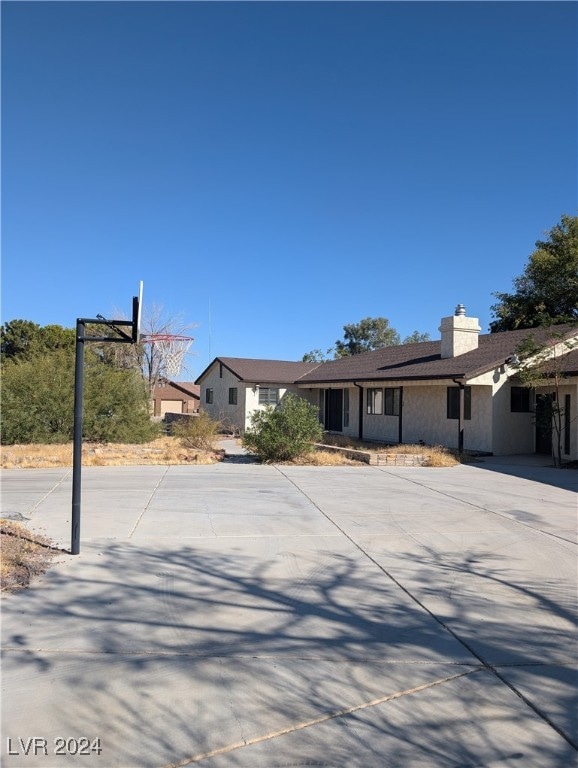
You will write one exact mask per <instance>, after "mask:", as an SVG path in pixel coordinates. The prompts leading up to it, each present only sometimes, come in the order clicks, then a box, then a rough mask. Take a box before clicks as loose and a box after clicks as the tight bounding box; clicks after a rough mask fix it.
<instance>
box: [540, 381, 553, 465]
mask: <svg viewBox="0 0 578 768" xmlns="http://www.w3.org/2000/svg"><path fill="white" fill-rule="evenodd" d="M553 397H554V396H553V395H551V394H547V395H536V453H543V454H546V455H547V456H551V455H552V401H553Z"/></svg>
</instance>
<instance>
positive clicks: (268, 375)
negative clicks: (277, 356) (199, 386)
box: [197, 357, 319, 384]
mask: <svg viewBox="0 0 578 768" xmlns="http://www.w3.org/2000/svg"><path fill="white" fill-rule="evenodd" d="M215 362H219V363H222V364H223V365H224V366H225V367H226V368H228V369H229V370H230V371H231V373H233V374H234V375H235V376H237V378H238V379H239V380H240V381H248V382H254V383H255V384H289V383H292V382H295V381H297V380H298V379H300V378H301V377H302V376H303V375H304V374H306V373H309V372H310V371H312V370H313V369H314V368H315V367H316V366H318V365H319V363H297V362H293V361H291V360H253V359H251V358H247V357H217V358H215V360H213V362H212V363H211V366H212V365H213V364H214V363H215ZM211 366H209V368H210V367H211ZM209 368H206V369H205V370H204V371H203V373H201V375H200V376H199V377H198V379H197V382H199V381H200V380H201V379H202V377H203V376H204V375H205V373H206V372H207V371H208V370H209Z"/></svg>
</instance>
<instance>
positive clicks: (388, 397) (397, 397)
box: [383, 387, 401, 416]
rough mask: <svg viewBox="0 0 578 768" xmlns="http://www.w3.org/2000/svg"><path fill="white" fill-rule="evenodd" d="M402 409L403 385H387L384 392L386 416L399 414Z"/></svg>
mask: <svg viewBox="0 0 578 768" xmlns="http://www.w3.org/2000/svg"><path fill="white" fill-rule="evenodd" d="M400 411H401V387H386V388H385V391H384V394H383V412H384V414H385V415H386V416H399V414H400Z"/></svg>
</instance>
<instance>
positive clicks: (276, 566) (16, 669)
mask: <svg viewBox="0 0 578 768" xmlns="http://www.w3.org/2000/svg"><path fill="white" fill-rule="evenodd" d="M577 476H578V473H576V472H575V471H571V470H570V471H560V470H554V469H549V468H547V467H541V466H528V465H527V464H525V463H524V462H523V461H521V462H516V461H515V460H514V459H512V460H510V461H507V460H504V459H502V460H500V461H498V460H495V461H493V462H492V461H487V462H484V463H480V464H475V465H469V466H459V467H453V468H448V469H423V468H409V467H408V468H405V467H404V468H385V467H381V468H378V467H369V466H365V465H364V466H360V467H323V468H314V467H287V466H279V467H274V466H260V465H256V464H242V463H234V462H224V463H222V464H218V465H214V466H209V467H202V466H199V467H182V466H173V467H162V466H161V467H114V468H104V467H102V468H100V467H94V468H85V469H84V470H83V496H82V529H81V554H80V555H79V556H76V557H73V556H70V555H67V554H63V555H61V556H60V558H59V562H58V564H57V565H55V566H54V567H53V568H52V569H51V570H50V571H48V573H47V574H45V576H44V577H43V578H42V579H41V580H40V581H39V582H37V583H36V584H35V585H33V586H32V588H30V589H29V590H27V591H26V592H23V593H21V594H17V595H13V596H9V597H8V598H6V599H4V600H3V608H2V635H3V668H2V710H3V712H2V720H3V727H2V734H3V736H2V752H1V754H2V765H3V766H6V768H12V767H16V766H17V767H18V768H29V767H30V768H32V767H33V766H41V767H42V768H52V767H53V766H54V767H56V768H64V767H65V766H75V767H76V766H82V767H84V766H101V767H102V768H116V767H117V766H118V767H119V768H149V767H150V768H168V766H185V765H193V764H200V765H203V766H209V767H210V768H221V767H222V768H228V767H229V766H243V767H244V768H249V767H251V768H254V767H255V766H264V767H266V768H275V767H276V766H305V765H307V766H312V765H314V766H332V767H333V766H335V767H338V768H340V767H341V766H347V767H348V768H349V766H353V767H357V766H359V768H372V767H373V766H380V767H381V766H387V767H389V766H392V767H397V766H401V767H403V768H405V767H406V766H409V767H413V766H416V768H417V767H418V766H419V767H420V768H421V767H422V766H425V767H426V768H427V767H428V766H444V768H445V767H446V766H452V767H455V768H457V766H460V767H464V768H465V767H467V768H474V766H515V767H516V768H530V767H534V766H535V767H536V768H566V767H567V766H572V765H576V764H578V761H577V754H578V753H577V750H576V744H577V742H578V735H577V730H578V729H577V715H576V713H577V711H578V706H577V705H578V694H577V688H578V686H577V675H576V664H577V653H576V651H577V646H576V624H577V622H576V608H577V605H576V603H577V571H576V562H577V561H576V512H577V506H576V490H577V487H576V478H577ZM1 478H2V514H3V515H7V516H11V517H16V518H18V517H19V516H22V517H23V518H27V519H29V523H28V524H29V525H30V526H31V527H33V528H34V529H36V530H39V531H43V532H45V533H46V534H48V535H50V536H51V537H53V538H54V539H55V540H56V541H57V542H58V543H59V544H60V545H61V546H63V547H65V548H68V547H69V545H70V530H69V528H70V498H71V475H70V472H69V471H67V470H4V471H3V472H2V473H1ZM31 737H36V738H37V739H40V741H36V742H28V741H27V740H28V739H30V738H31ZM58 738H60V739H61V740H70V741H60V742H55V739H58ZM96 738H99V739H100V748H101V750H102V751H101V753H100V754H97V753H96V750H95V751H91V748H92V746H95V747H98V745H95V744H94V742H93V740H94V739H96ZM80 739H86V740H88V741H83V742H81V741H80ZM19 740H22V741H19ZM43 740H45V741H46V747H44V741H43ZM63 744H64V747H62V745H63ZM87 744H89V745H90V746H88V747H87ZM27 745H28V755H25V754H24V752H25V750H26V748H27ZM58 747H61V750H60V751H61V752H62V751H64V752H65V754H64V755H57V754H55V752H56V751H57V748H58ZM79 748H80V749H84V750H85V751H88V752H89V754H87V755H78V754H76V755H72V754H67V753H70V752H74V751H76V750H77V749H79ZM34 752H36V753H37V754H34ZM45 752H46V754H45Z"/></svg>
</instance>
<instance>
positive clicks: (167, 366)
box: [146, 335, 193, 376]
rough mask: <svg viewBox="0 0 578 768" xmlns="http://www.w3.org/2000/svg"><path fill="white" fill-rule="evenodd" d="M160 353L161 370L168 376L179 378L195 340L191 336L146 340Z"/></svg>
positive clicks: (160, 337)
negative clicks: (184, 360) (185, 358)
mask: <svg viewBox="0 0 578 768" xmlns="http://www.w3.org/2000/svg"><path fill="white" fill-rule="evenodd" d="M146 341H148V342H149V343H150V344H154V345H155V347H156V348H157V349H158V350H159V352H160V357H161V368H162V370H163V372H164V373H165V374H166V375H167V376H178V375H179V373H180V372H181V368H182V366H183V359H184V357H185V355H186V354H187V352H188V351H189V349H190V346H191V344H192V343H193V339H192V338H191V337H190V336H161V335H159V336H149V337H148V339H146Z"/></svg>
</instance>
